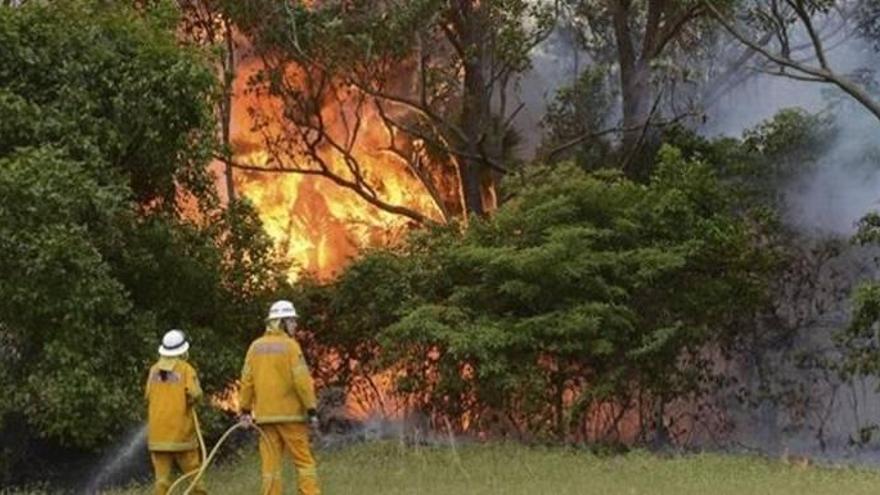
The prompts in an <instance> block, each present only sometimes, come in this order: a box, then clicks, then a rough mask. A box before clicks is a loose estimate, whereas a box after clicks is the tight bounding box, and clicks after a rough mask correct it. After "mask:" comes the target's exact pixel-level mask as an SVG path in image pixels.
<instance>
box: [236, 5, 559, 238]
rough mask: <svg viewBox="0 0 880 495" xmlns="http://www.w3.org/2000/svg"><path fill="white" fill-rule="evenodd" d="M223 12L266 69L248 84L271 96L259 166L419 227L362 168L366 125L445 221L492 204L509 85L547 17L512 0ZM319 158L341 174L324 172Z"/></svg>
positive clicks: (546, 26) (503, 159) (507, 121)
mask: <svg viewBox="0 0 880 495" xmlns="http://www.w3.org/2000/svg"><path fill="white" fill-rule="evenodd" d="M229 11H230V13H231V14H230V15H231V16H232V17H233V19H235V20H236V22H237V24H238V25H239V26H240V27H241V28H242V29H243V30H244V31H245V32H246V33H247V34H248V35H249V36H250V38H251V40H252V41H253V43H254V48H255V50H256V52H257V53H258V54H260V56H261V60H262V62H263V64H264V67H263V70H262V71H261V73H260V75H259V76H258V77H257V78H256V79H255V81H254V82H255V89H256V90H257V91H258V94H260V95H263V96H266V97H271V98H274V99H275V100H276V101H277V106H276V108H275V109H274V110H275V112H274V114H272V115H267V112H265V109H262V110H263V111H261V110H260V109H257V113H259V114H260V115H258V117H260V119H259V120H258V127H259V130H261V131H262V132H263V133H264V137H265V139H264V143H265V144H266V145H267V147H268V148H269V150H270V153H271V154H272V159H273V161H272V164H271V166H270V167H268V168H266V167H263V168H262V169H263V170H269V171H279V172H284V171H292V172H295V173H305V174H313V175H320V176H324V177H326V178H329V179H330V180H333V181H334V182H336V183H337V184H339V185H340V186H342V187H347V188H349V189H351V190H353V191H355V192H356V193H358V194H360V195H361V197H362V198H364V199H365V200H367V201H368V202H370V203H371V204H373V205H374V206H377V207H379V208H382V209H384V210H386V211H390V212H393V213H397V214H401V215H404V216H407V217H409V218H411V219H413V220H414V221H416V222H419V223H424V222H425V221H426V220H427V219H428V218H427V217H426V215H425V213H424V212H418V211H413V210H412V209H411V208H405V207H402V206H401V205H399V204H391V203H389V202H388V201H386V200H385V199H384V198H382V195H381V194H380V191H379V185H378V184H377V182H378V181H375V180H371V177H370V175H369V174H370V173H369V171H367V170H366V169H367V167H365V166H363V164H362V163H361V161H362V159H361V157H359V156H358V153H357V146H358V144H359V142H360V141H362V140H364V139H368V137H367V136H366V135H365V134H366V132H367V129H368V128H369V127H370V122H373V124H372V127H373V129H374V130H375V126H376V123H378V125H379V126H381V128H382V129H381V133H382V134H384V140H385V142H386V143H387V144H385V145H384V146H383V147H382V148H383V150H384V151H386V152H387V155H388V156H390V157H393V158H392V160H396V161H397V163H399V164H400V165H401V166H402V167H403V168H404V169H405V170H406V171H407V173H408V174H410V175H411V176H412V177H414V178H415V179H416V180H417V181H418V182H419V183H420V184H421V185H422V187H424V189H425V191H426V192H427V193H428V194H429V195H430V196H431V197H432V198H433V200H434V203H435V205H436V207H437V209H438V211H439V212H440V214H441V215H440V216H441V217H442V218H444V219H445V218H449V217H450V215H455V214H457V213H460V212H466V213H473V214H476V215H482V214H484V213H485V212H486V211H487V210H488V209H491V208H493V207H494V205H493V203H494V200H493V198H492V195H493V189H494V183H495V181H496V179H497V177H498V175H499V174H503V173H505V172H506V171H507V170H508V169H509V166H510V163H511V160H510V150H511V148H510V144H511V139H512V128H513V118H514V117H515V116H516V114H517V113H518V112H519V110H520V109H521V105H513V104H512V103H511V102H510V100H511V98H512V96H511V95H512V90H513V86H514V85H515V83H516V80H517V77H518V75H519V74H520V73H522V72H523V71H524V70H525V69H526V68H527V67H528V66H529V51H530V50H531V48H532V47H534V46H535V45H536V44H537V43H538V42H539V41H540V40H541V39H543V38H544V37H545V36H546V35H547V34H548V33H549V31H550V28H551V27H552V11H551V10H548V9H547V8H544V7H542V6H540V5H535V4H532V3H530V2H525V1H519V0H515V1H508V0H504V1H500V0H499V1H496V0H493V1H481V2H476V1H450V2H443V1H436V0H423V1H418V2H405V3H400V2H385V1H367V2H354V3H339V4H337V3H328V4H320V5H316V6H311V7H305V6H302V5H297V6H294V7H291V6H290V4H289V3H288V2H279V1H276V0H265V1H260V2H252V3H250V4H248V5H247V6H242V5H241V4H240V3H238V2H235V3H230V5H229ZM270 113H271V112H270ZM328 149H329V150H330V151H332V152H333V153H335V154H337V155H338V156H339V157H340V161H341V162H342V163H343V164H344V166H343V167H336V168H334V166H333V164H332V163H327V159H326V150H328ZM322 152H323V153H322ZM451 174H454V175H455V176H457V177H454V179H453V180H450V175H451ZM459 189H460V190H461V195H459V193H458V192H457V190H459Z"/></svg>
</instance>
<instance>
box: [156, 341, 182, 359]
mask: <svg viewBox="0 0 880 495" xmlns="http://www.w3.org/2000/svg"><path fill="white" fill-rule="evenodd" d="M188 350H189V342H184V343H183V345H182V346H180V347H175V348H174V349H167V348H165V346H163V345H160V346H159V355H160V356H163V357H177V356H182V355H184V354H186V351H188Z"/></svg>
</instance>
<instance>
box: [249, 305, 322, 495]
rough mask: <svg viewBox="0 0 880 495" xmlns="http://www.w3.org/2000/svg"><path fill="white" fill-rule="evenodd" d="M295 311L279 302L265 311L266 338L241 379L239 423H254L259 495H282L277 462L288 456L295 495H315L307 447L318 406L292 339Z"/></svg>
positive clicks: (314, 475)
mask: <svg viewBox="0 0 880 495" xmlns="http://www.w3.org/2000/svg"><path fill="white" fill-rule="evenodd" d="M296 318H297V314H296V309H294V307H293V304H292V303H290V302H289V301H278V302H276V303H274V304H273V305H272V307H271V308H270V309H269V317H268V318H267V320H266V333H265V334H263V336H262V337H260V338H258V339H257V340H255V341H254V342H253V343H252V344H251V346H250V348H249V349H248V353H247V357H246V358H245V362H244V368H243V369H242V376H241V393H240V395H239V399H240V403H241V413H242V415H241V421H242V422H243V423H245V424H246V425H250V424H251V423H256V424H258V425H259V426H260V429H262V430H263V432H264V433H265V436H263V435H261V436H260V459H261V460H262V480H263V491H262V492H261V493H263V494H269V495H280V494H281V461H282V458H283V454H284V452H285V451H286V452H290V454H291V455H292V456H293V464H294V466H295V467H296V474H297V485H298V486H297V488H298V492H297V493H298V494H299V495H319V494H320V493H321V491H320V488H319V487H318V472H317V464H316V462H315V458H314V457H313V456H312V451H311V447H310V445H309V429H310V427H311V428H314V427H316V426H317V423H318V416H317V411H316V408H317V400H316V399H315V388H314V385H313V383H312V377H311V374H310V373H309V368H308V366H307V365H306V362H305V359H304V358H303V354H302V349H301V348H300V346H299V343H298V342H297V341H296V340H295V339H294V338H293V332H294V330H295V329H296Z"/></svg>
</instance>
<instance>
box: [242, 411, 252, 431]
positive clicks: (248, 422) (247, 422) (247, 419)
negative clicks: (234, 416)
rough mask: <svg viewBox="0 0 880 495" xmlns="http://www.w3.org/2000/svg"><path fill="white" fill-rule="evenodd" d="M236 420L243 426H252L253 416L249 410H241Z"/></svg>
mask: <svg viewBox="0 0 880 495" xmlns="http://www.w3.org/2000/svg"><path fill="white" fill-rule="evenodd" d="M238 422H239V423H240V424H241V425H242V426H244V427H245V428H252V427H253V426H254V417H253V416H251V413H250V411H246V412H242V413H241V415H240V416H239V417H238Z"/></svg>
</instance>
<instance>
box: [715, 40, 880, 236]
mask: <svg viewBox="0 0 880 495" xmlns="http://www.w3.org/2000/svg"><path fill="white" fill-rule="evenodd" d="M828 57H829V60H830V61H831V64H832V66H833V67H834V69H835V70H836V71H837V72H839V73H842V74H850V73H854V72H857V71H861V70H864V69H865V68H870V67H875V66H876V65H877V62H878V60H880V57H878V53H877V52H876V51H875V50H874V49H873V48H872V47H871V46H870V45H868V44H867V43H865V42H864V41H862V40H861V39H858V38H852V39H850V40H848V41H847V42H846V43H842V44H839V45H838V46H836V47H835V48H834V50H832V51H830V52H829V54H828ZM878 98H880V97H878ZM785 108H800V109H803V110H805V111H807V112H809V113H819V112H830V113H831V115H832V117H833V119H832V120H833V125H834V126H835V127H836V130H837V131H838V132H836V134H835V137H834V139H833V140H832V141H831V142H829V143H827V147H826V148H825V151H824V152H823V153H822V154H821V155H820V156H816V157H815V158H814V163H810V164H805V166H804V167H803V169H804V173H803V174H802V175H800V176H798V177H796V178H795V179H794V180H793V181H792V183H791V184H788V186H787V188H786V190H785V191H784V192H785V197H786V204H787V211H786V214H785V220H787V223H788V224H789V225H791V226H793V227H795V228H797V229H798V230H800V231H801V232H803V233H804V234H807V235H809V236H813V237H829V236H831V237H840V236H850V235H852V234H853V233H854V232H855V225H856V222H858V220H859V219H861V218H862V217H863V216H864V215H865V214H867V213H869V212H871V211H874V210H876V209H878V207H880V202H878V201H880V154H878V153H877V152H876V150H877V149H878V144H880V140H878V138H880V120H878V119H877V118H876V117H875V116H873V115H872V114H871V113H870V112H868V110H866V109H865V108H864V107H862V106H860V105H859V104H858V103H856V102H855V101H854V100H852V99H851V98H850V97H849V96H847V95H844V94H843V93H842V92H841V91H839V90H837V89H836V88H833V87H832V86H830V85H827V84H819V83H815V82H804V81H797V80H794V79H789V78H786V77H778V76H770V75H756V76H754V77H753V78H752V79H750V80H749V81H748V82H746V83H744V84H742V85H740V86H739V87H737V88H735V89H734V90H733V91H731V92H730V93H728V94H727V95H725V96H724V97H722V98H721V99H720V100H719V101H718V102H717V103H716V104H715V106H714V107H712V108H711V109H709V112H708V115H707V123H706V125H705V126H704V127H703V128H702V129H701V132H702V133H703V134H704V135H706V136H708V137H718V136H730V137H739V136H741V135H742V134H743V132H744V131H746V130H748V129H751V128H754V127H755V126H757V125H758V124H760V123H761V122H763V121H766V120H768V119H770V118H772V117H773V116H774V115H775V114H777V113H778V112H779V111H780V110H782V109H785Z"/></svg>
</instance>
